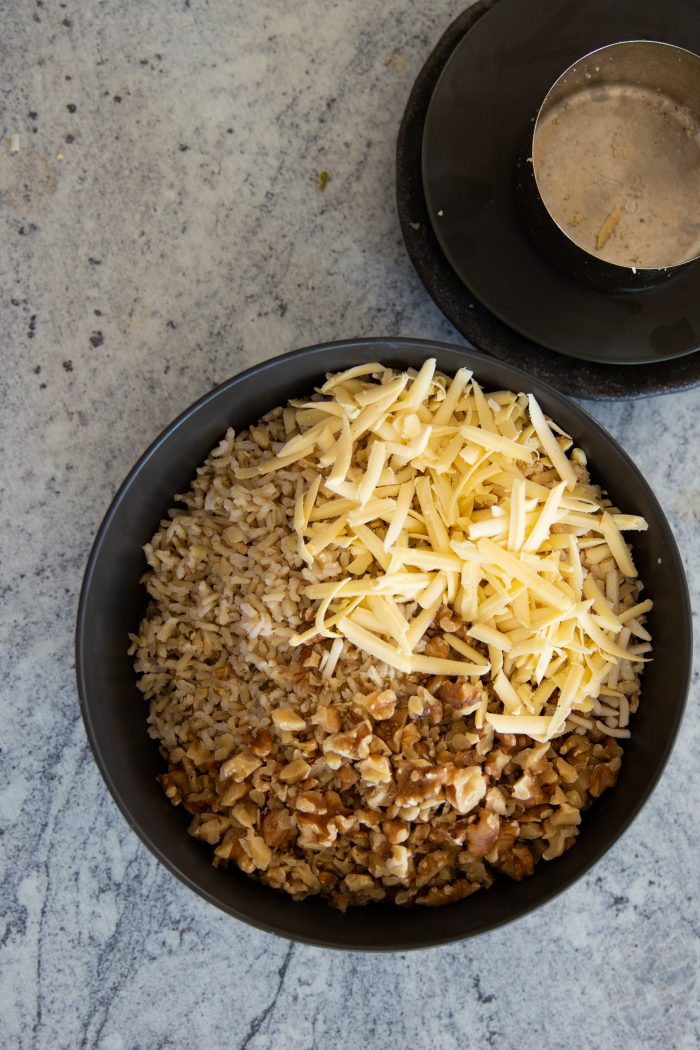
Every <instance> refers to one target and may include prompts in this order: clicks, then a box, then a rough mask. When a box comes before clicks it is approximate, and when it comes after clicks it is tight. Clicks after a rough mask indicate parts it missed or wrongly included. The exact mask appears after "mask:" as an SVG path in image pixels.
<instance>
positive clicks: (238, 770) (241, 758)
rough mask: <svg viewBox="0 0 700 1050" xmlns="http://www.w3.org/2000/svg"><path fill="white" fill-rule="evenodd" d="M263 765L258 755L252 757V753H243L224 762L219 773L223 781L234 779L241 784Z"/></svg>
mask: <svg viewBox="0 0 700 1050" xmlns="http://www.w3.org/2000/svg"><path fill="white" fill-rule="evenodd" d="M261 765H262V762H261V761H260V759H259V758H258V757H257V755H251V754H250V752H246V751H241V752H240V753H239V754H238V755H234V756H233V758H229V759H227V761H226V762H224V764H223V765H222V767H221V769H220V771H219V776H220V777H221V779H222V780H231V779H233V780H235V781H236V783H237V784H239V783H240V782H241V781H242V780H245V779H246V777H249V776H250V774H251V773H252V772H253V771H254V770H255V769H257V768H258V766H261Z"/></svg>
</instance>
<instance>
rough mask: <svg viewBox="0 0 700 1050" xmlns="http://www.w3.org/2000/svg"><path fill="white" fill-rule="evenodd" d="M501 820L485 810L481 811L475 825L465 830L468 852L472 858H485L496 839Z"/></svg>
mask: <svg viewBox="0 0 700 1050" xmlns="http://www.w3.org/2000/svg"><path fill="white" fill-rule="evenodd" d="M500 829H501V818H500V817H499V816H497V815H496V814H495V813H491V812H490V811H489V810H487V809H482V811H481V814H480V816H479V819H478V821H477V822H476V824H470V825H469V827H468V828H467V842H468V846H469V852H470V853H471V855H472V856H473V857H485V856H486V854H487V853H489V852H490V851H491V849H492V847H493V846H494V845H495V843H496V840H497V839H498V834H499V832H500Z"/></svg>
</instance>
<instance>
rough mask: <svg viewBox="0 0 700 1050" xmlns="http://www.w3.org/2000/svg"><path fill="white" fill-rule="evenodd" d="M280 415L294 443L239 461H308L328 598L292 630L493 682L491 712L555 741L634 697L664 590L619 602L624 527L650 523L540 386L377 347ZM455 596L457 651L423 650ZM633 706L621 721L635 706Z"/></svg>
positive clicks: (335, 645) (313, 569)
mask: <svg viewBox="0 0 700 1050" xmlns="http://www.w3.org/2000/svg"><path fill="white" fill-rule="evenodd" d="M283 420H284V427H285V437H286V441H285V442H284V443H283V444H280V445H279V446H276V447H275V448H274V449H273V450H272V452H271V453H270V454H268V455H267V458H265V459H262V460H261V461H260V462H259V463H258V464H257V465H255V466H252V467H244V468H241V469H240V470H239V471H238V476H239V477H241V478H252V477H255V476H265V475H267V474H269V473H271V472H273V471H278V470H284V469H285V468H286V467H288V466H291V465H292V464H294V463H297V462H298V461H299V460H303V461H304V463H303V466H304V477H305V478H306V477H308V478H310V479H311V480H309V481H308V482H307V484H306V488H305V487H304V484H303V483H302V484H300V485H299V486H298V488H297V492H296V495H295V501H294V512H293V526H294V532H295V534H296V537H297V552H298V555H299V557H300V559H301V560H302V561H303V562H304V563H305V569H304V575H305V576H306V578H307V580H308V585H307V586H306V590H305V594H306V597H307V598H308V599H309V600H311V601H314V602H317V603H318V604H317V605H316V607H315V609H314V621H313V624H312V625H311V626H310V627H309V628H308V629H307V630H305V631H304V632H303V633H301V634H296V635H293V636H292V638H291V644H292V645H301V644H305V643H306V642H308V641H310V640H311V639H313V638H314V636H317V635H321V636H322V637H325V638H329V639H331V640H332V643H331V644H330V646H328V645H327V646H326V648H325V650H324V654H323V657H322V660H321V664H320V671H321V674H322V676H323V677H324V678H326V679H328V678H331V677H332V676H333V674H334V671H335V669H336V666H337V663H338V660H339V659H340V656H341V653H342V652H343V649H344V646H345V645H346V644H349V645H352V646H355V647H356V648H358V649H361V650H362V651H363V652H365V653H367V654H369V655H371V656H372V657H374V658H375V659H377V660H380V661H382V662H384V663H385V664H387V665H388V666H390V667H392V668H395V669H396V670H398V671H400V672H403V673H406V674H420V675H431V676H435V675H439V676H453V677H458V678H465V679H469V680H471V682H472V683H473V684H475V685H476V684H479V686H480V689H481V690H482V698H481V700H480V702H479V705H478V709H477V711H476V714H475V719H476V725H477V727H481V726H483V725H484V722H487V723H489V724H490V725H491V726H493V728H494V729H495V730H497V731H498V732H503V733H523V734H526V735H530V736H532V737H533V738H534V739H536V740H541V741H546V740H548V739H551V737H552V736H556V735H557V734H559V733H561V732H563V731H564V729H565V726H566V724H567V723H568V720H569V719H571V721H572V722H573V723H575V724H579V725H584V724H585V725H588V726H590V725H591V724H592V723H591V722H590V720H589V719H587V718H585V717H582V716H586V715H588V714H590V713H591V711H593V710H594V705H599V706H597V707H595V710H594V713H595V714H599V713H600V711H604V710H606V709H605V707H602V708H601V707H600V701H599V699H598V698H599V697H601V696H613V695H614V696H616V697H618V698H619V697H622V699H623V700H624V699H625V697H624V695H623V694H622V693H619V691H618V690H617V684H618V680H621V681H624V680H625V678H624V669H625V667H629V666H630V665H631V664H639V663H643V662H645V660H646V659H647V657H646V656H644V655H643V654H644V653H646V652H648V650H649V648H650V647H649V645H648V641H649V634H648V632H647V631H646V630H645V628H644V627H643V626H642V624H641V623H640V620H639V618H640V617H643V616H644V614H645V613H646V612H648V611H649V610H650V609H651V608H652V603H651V601H649V600H645V601H638V602H637V603H636V604H635V605H633V606H632V607H630V608H627V609H624V605H623V607H622V608H621V607H620V595H621V594H625V595H628V594H629V587H630V586H631V585H630V584H626V585H625V587H626V589H624V590H623V588H622V587H621V581H620V575H619V574H622V576H623V577H626V578H628V579H633V578H634V577H636V568H635V566H634V563H633V561H632V558H631V555H630V551H629V548H628V546H627V544H626V543H625V540H624V538H623V535H622V533H623V531H626V530H632V531H639V530H643V529H645V528H646V522H645V521H644V519H643V518H641V517H639V516H638V515H634V514H623V513H620V512H619V511H618V510H617V509H616V508H614V507H612V506H611V505H610V504H609V502H608V501H606V500H603V499H602V497H601V495H600V492H599V490H597V489H594V488H593V487H592V486H591V485H589V484H588V483H587V482H585V481H582V480H580V479H579V474H578V473H577V470H576V469H575V465H574V462H573V460H572V459H571V458H570V457H569V455H568V450H569V449H570V448H571V445H572V442H571V439H570V438H569V436H568V435H567V434H565V433H564V432H563V431H562V430H561V429H560V428H559V427H558V426H557V425H556V424H555V423H553V422H552V421H551V420H548V419H547V417H546V416H545V414H544V413H543V411H542V409H541V407H540V405H539V404H538V402H537V400H536V399H535V397H534V396H533V395H525V394H513V393H511V392H509V391H498V392H496V393H495V394H492V395H490V396H488V397H487V396H486V395H485V394H484V391H483V390H482V389H481V387H480V386H479V384H478V383H477V382H476V380H475V379H474V378H473V376H472V374H471V372H470V371H469V370H468V369H465V368H462V369H460V370H459V371H458V372H457V373H456V375H455V376H454V378H453V379H451V380H450V379H449V378H447V377H445V376H442V375H440V374H438V373H436V362H435V360H434V359H430V360H427V361H425V362H424V364H423V365H422V367H421V368H420V369H419V370H418V372H415V371H412V370H409V371H407V372H403V373H396V372H394V371H392V370H391V369H389V368H386V367H384V366H382V365H381V364H378V363H376V362H372V363H369V364H365V365H359V366H357V367H356V368H350V369H348V370H346V371H345V372H341V373H339V374H338V375H335V376H329V377H328V379H327V381H326V383H324V384H323V386H321V387H320V388H319V390H318V391H317V399H312V400H300V401H296V402H294V401H293V402H290V404H289V405H288V406H287V407H286V408H285V409H284V414H283ZM574 459H576V456H574ZM576 462H585V459H583V460H582V459H581V458H580V456H579V458H578V459H576ZM334 550H335V551H336V552H338V551H342V550H345V551H347V554H346V555H345V556H344V558H343V561H342V564H343V566H344V568H343V577H342V579H338V578H335V579H333V580H330V581H329V580H328V574H327V573H326V574H324V573H319V572H318V571H317V569H318V567H319V566H321V565H323V564H326V563H327V561H328V558H329V555H330V554H331V552H333V551H334ZM601 563H607V564H603V565H602V574H601V580H602V583H601V584H600V585H599V584H598V583H596V580H595V579H594V577H593V576H592V575H591V566H595V565H599V564H601ZM609 566H614V567H615V568H614V570H613V569H610V567H609ZM596 571H599V570H596ZM634 586H635V587H636V588H637V590H638V585H634ZM633 593H635V594H636V590H635V591H633ZM625 601H626V603H627V604H629V597H627V598H626V599H625ZM443 606H446V607H448V608H450V609H452V610H454V612H455V613H456V614H457V615H458V616H459V617H461V618H462V620H464V621H465V623H464V629H463V633H462V635H461V637H460V636H458V635H456V634H453V633H449V632H445V633H444V634H443V637H444V639H445V640H446V642H447V644H448V646H449V649H451V650H452V653H451V654H450V655H451V658H447V657H446V656H444V655H441V656H435V655H432V653H433V650H432V649H431V648H428V649H427V650H426V651H425V652H423V650H424V648H425V645H426V643H425V640H424V639H425V635H426V632H428V630H429V629H430V627H431V625H432V624H433V622H434V621H435V619H436V617H437V616H438V613H439V612H440V610H441V608H442V607H443ZM625 625H627V626H625ZM465 635H466V637H467V638H468V639H469V641H466V640H465ZM632 635H634V644H632V645H631V646H630V644H629V643H630V638H631V637H632ZM639 640H641V644H637V642H638V641H639ZM470 642H471V643H472V644H470ZM443 653H444V649H443ZM452 657H453V658H452ZM621 668H622V671H621ZM485 677H486V680H485V681H484V679H485ZM625 702H627V701H625ZM494 704H496V705H499V704H500V705H501V707H502V713H499V712H497V711H494V710H493V706H494ZM620 711H621V712H622V713H623V716H624V720H623V721H622V722H621V723H620V726H621V730H620V731H622V730H624V729H625V726H626V719H627V718H628V717H629V703H627V708H625V709H624V711H623V708H622V707H620ZM625 712H626V713H625ZM606 731H608V732H609V731H610V728H609V727H608V729H606Z"/></svg>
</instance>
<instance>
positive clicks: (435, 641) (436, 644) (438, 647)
mask: <svg viewBox="0 0 700 1050" xmlns="http://www.w3.org/2000/svg"><path fill="white" fill-rule="evenodd" d="M425 653H426V656H439V657H440V659H441V660H446V659H447V657H448V656H449V655H450V647H449V645H448V644H447V642H446V641H445V639H444V638H441V637H440V636H439V635H435V637H434V638H429V639H428V641H427V642H426V645H425Z"/></svg>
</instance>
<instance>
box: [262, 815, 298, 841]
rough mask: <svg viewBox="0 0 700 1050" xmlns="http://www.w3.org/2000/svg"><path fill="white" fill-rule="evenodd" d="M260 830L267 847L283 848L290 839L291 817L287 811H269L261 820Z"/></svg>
mask: <svg viewBox="0 0 700 1050" xmlns="http://www.w3.org/2000/svg"><path fill="white" fill-rule="evenodd" d="M260 830H261V832H262V837H263V839H264V840H265V842H266V844H267V845H268V846H273V847H274V846H284V845H285V844H286V843H287V842H289V840H290V838H291V837H292V815H291V813H290V812H289V810H288V809H284V808H281V809H271V810H269V811H268V812H267V813H266V814H265V816H264V817H263V819H262V822H261V825H260Z"/></svg>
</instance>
